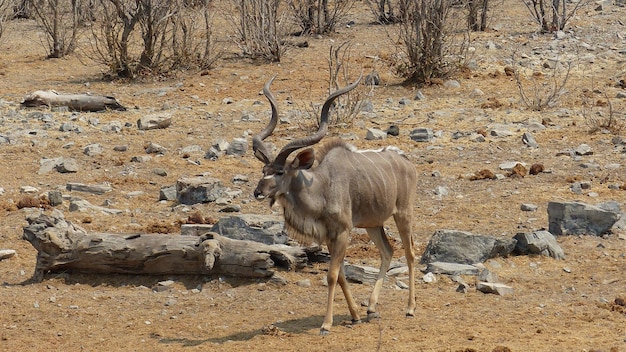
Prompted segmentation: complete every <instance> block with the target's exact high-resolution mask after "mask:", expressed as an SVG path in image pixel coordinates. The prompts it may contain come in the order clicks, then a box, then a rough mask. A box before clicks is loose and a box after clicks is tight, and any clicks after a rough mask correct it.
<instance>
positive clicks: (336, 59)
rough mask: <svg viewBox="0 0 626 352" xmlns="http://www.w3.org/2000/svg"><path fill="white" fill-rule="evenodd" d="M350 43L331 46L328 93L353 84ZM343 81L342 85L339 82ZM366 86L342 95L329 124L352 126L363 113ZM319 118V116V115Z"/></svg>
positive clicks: (329, 52)
mask: <svg viewBox="0 0 626 352" xmlns="http://www.w3.org/2000/svg"><path fill="white" fill-rule="evenodd" d="M350 49H351V44H350V42H343V43H341V44H339V45H337V46H334V45H331V46H330V49H329V51H328V73H329V75H328V85H329V87H328V93H329V94H331V93H332V92H334V91H336V90H338V89H339V88H341V87H343V86H345V85H347V84H349V83H352V82H351V81H350V79H352V80H354V79H355V78H354V77H350V66H349V64H350V61H351V60H350ZM340 80H341V81H343V82H344V83H343V84H340V83H339V81H340ZM364 87H365V85H360V86H359V87H358V88H356V89H354V90H352V91H350V92H348V93H346V94H344V95H342V96H341V97H339V98H337V100H335V109H334V117H331V118H330V119H329V124H335V125H337V124H344V125H346V126H352V123H353V122H354V119H355V118H356V117H357V115H358V114H359V112H361V107H362V105H363V100H364V96H365V95H366V92H365V88H364ZM317 116H319V115H317Z"/></svg>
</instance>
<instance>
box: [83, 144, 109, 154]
mask: <svg viewBox="0 0 626 352" xmlns="http://www.w3.org/2000/svg"><path fill="white" fill-rule="evenodd" d="M102 153H104V148H103V147H102V145H100V144H99V143H94V144H89V145H88V146H86V147H85V148H84V149H83V154H85V155H88V156H94V155H100V154H102Z"/></svg>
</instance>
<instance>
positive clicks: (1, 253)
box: [0, 249, 17, 260]
mask: <svg viewBox="0 0 626 352" xmlns="http://www.w3.org/2000/svg"><path fill="white" fill-rule="evenodd" d="M16 253H17V252H16V251H15V250H14V249H0V260H4V259H9V258H11V257H13V256H14V255H15V254H16Z"/></svg>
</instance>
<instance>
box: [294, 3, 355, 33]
mask: <svg viewBox="0 0 626 352" xmlns="http://www.w3.org/2000/svg"><path fill="white" fill-rule="evenodd" d="M355 2H356V0H335V1H330V2H329V1H328V0H287V4H288V5H289V8H290V9H291V12H292V14H293V18H294V20H295V21H296V23H297V25H298V26H299V27H300V29H301V33H302V34H325V33H330V32H332V31H334V30H335V26H337V23H339V22H340V21H342V20H343V19H344V18H345V16H346V15H347V13H348V11H349V10H350V9H351V8H352V7H353V6H354V3H355Z"/></svg>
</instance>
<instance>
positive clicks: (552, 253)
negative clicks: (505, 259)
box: [513, 231, 565, 259]
mask: <svg viewBox="0 0 626 352" xmlns="http://www.w3.org/2000/svg"><path fill="white" fill-rule="evenodd" d="M513 238H515V239H516V240H517V244H516V245H515V250H514V251H513V253H514V254H518V255H528V254H541V255H544V256H547V257H552V258H554V259H565V253H564V252H563V249H562V248H561V246H559V244H558V243H557V242H556V238H554V236H553V235H552V234H551V233H550V232H548V231H534V232H529V233H518V234H516V235H515V236H514V237H513Z"/></svg>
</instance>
